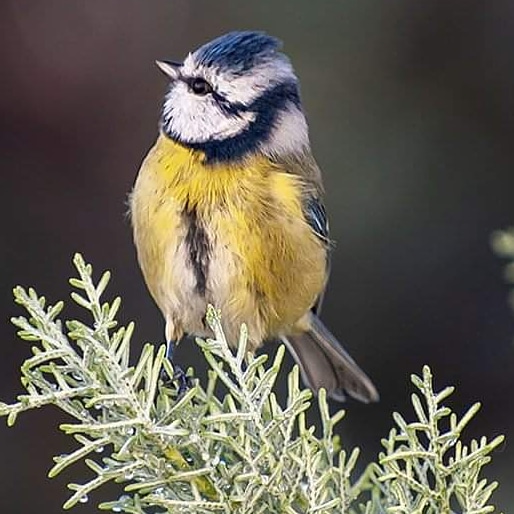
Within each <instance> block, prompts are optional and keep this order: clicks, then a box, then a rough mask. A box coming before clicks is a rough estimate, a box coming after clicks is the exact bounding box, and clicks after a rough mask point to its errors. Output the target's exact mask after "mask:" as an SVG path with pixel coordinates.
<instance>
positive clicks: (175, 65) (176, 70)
mask: <svg viewBox="0 0 514 514" xmlns="http://www.w3.org/2000/svg"><path fill="white" fill-rule="evenodd" d="M155 64H157V66H158V67H159V69H160V70H161V71H162V72H163V73H164V74H165V75H166V76H167V77H169V78H170V79H171V80H176V79H178V78H179V76H180V68H181V66H182V63H181V62H176V61H155Z"/></svg>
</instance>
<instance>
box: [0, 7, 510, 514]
mask: <svg viewBox="0 0 514 514" xmlns="http://www.w3.org/2000/svg"><path fill="white" fill-rule="evenodd" d="M247 28H251V29H263V30H266V31H268V32H270V33H271V34H273V35H276V36H278V37H280V38H281V39H283V40H284V41H285V51H286V52H287V53H288V54H289V55H290V57H291V58H292V60H293V63H294V65H295V67H296V70H297V72H298V75H299V76H300V79H301V81H302V91H303V100H304V104H305V108H306V111H307V113H308V117H309V122H310V128H311V138H312V144H313V147H314V151H315V154H316V156H317V159H318V162H319V164H320V165H321V167H322V169H323V170H324V176H325V185H326V188H327V197H326V204H327V208H328V211H329V214H330V217H331V229H332V235H333V237H334V239H336V240H337V242H338V246H337V249H336V252H335V254H334V260H333V268H332V277H331V280H330V286H329V291H328V295H327V297H326V300H325V307H324V320H325V321H326V323H327V324H328V325H329V326H330V327H331V328H332V329H333V331H334V332H335V333H336V334H337V335H338V336H339V337H341V338H342V339H344V340H345V341H346V342H347V343H346V344H347V346H348V348H349V349H350V350H351V352H352V354H353V355H354V357H355V358H356V359H357V361H358V362H359V363H360V364H361V365H362V366H363V367H364V368H365V369H366V370H367V372H368V373H369V374H370V376H371V377H373V379H374V380H375V382H376V384H377V386H378V388H379V389H380V392H381V396H382V401H381V403H380V404H378V405H373V406H363V405H359V404H356V403H353V402H352V403H349V404H348V405H347V410H348V412H347V417H346V419H345V421H344V422H343V424H342V425H341V429H340V430H341V436H342V440H343V444H344V445H345V446H347V447H350V446H353V445H359V446H360V447H361V448H363V450H364V451H363V456H362V457H361V461H360V462H361V466H364V464H365V463H366V462H367V461H369V460H371V459H373V458H374V457H375V455H376V453H377V452H378V451H379V449H380V442H379V441H380V437H383V436H385V435H386V434H387V432H388V430H389V428H390V426H391V425H392V420H391V412H392V411H393V410H400V411H401V412H403V413H404V414H405V415H406V417H407V418H408V419H412V417H413V415H412V409H411V408H410V402H409V395H410V391H411V387H410V383H409V375H410V373H413V372H416V373H419V372H420V371H421V367H422V365H423V364H425V363H426V364H429V365H430V366H431V367H432V369H433V372H434V374H435V377H436V384H437V386H438V387H439V388H441V387H443V386H444V385H447V384H454V385H456V386H457V387H458V389H457V393H456V395H455V397H454V398H453V400H452V402H451V403H452V406H453V407H455V408H456V409H457V410H458V411H459V412H462V411H463V410H464V409H465V408H466V407H467V406H469V405H470V404H471V403H473V402H475V401H477V400H480V401H482V402H483V409H482V411H481V412H480V414H479V416H478V418H477V419H476V421H475V422H474V423H472V425H471V427H470V429H469V431H468V432H467V436H468V437H471V436H474V437H476V436H480V435H482V434H484V435H487V436H488V437H493V436H495V435H497V434H499V433H505V434H507V435H508V436H510V438H511V439H512V437H513V433H514V430H513V428H514V411H513V403H514V402H513V399H512V398H513V394H514V378H513V364H514V359H513V346H512V342H513V337H514V322H513V321H514V318H513V317H512V313H511V312H510V311H509V307H508V304H507V300H506V299H507V291H508V288H507V286H506V285H505V283H504V282H503V278H502V273H503V265H504V263H503V262H502V261H501V259H499V258H497V257H496V256H495V255H494V254H493V253H492V251H491V249H490V244H489V240H490V235H491V233H492V231H494V230H495V229H498V228H503V227H506V226H508V225H509V224H513V223H514V188H513V186H514V175H513V172H514V148H513V147H514V125H513V107H514V105H513V104H514V94H513V91H514V89H513V88H514V3H513V2H512V1H510V0H496V1H495V2H490V1H487V0H483V1H475V0H461V1H456V0H446V1H444V2H442V1H440V0H424V1H423V2H419V1H414V0H412V1H408V0H403V1H400V0H399V1H391V2H381V1H371V0H358V1H357V0H353V1H351V0H347V1H344V2H343V1H341V2H329V1H320V2H313V1H307V0H302V1H300V0H296V1H294V2H293V1H280V2H279V1H277V0H273V1H271V0H265V1H263V0H259V1H255V2H252V3H250V2H246V3H243V2H237V1H236V0H232V1H230V0H218V1H217V2H212V1H207V0H205V1H186V0H183V1H170V0H167V1H164V0H159V1H156V0H154V1H152V2H146V1H143V0H139V1H136V0H122V1H121V0H117V1H116V0H88V1H74V2H70V1H69V0H45V1H44V2H37V1H28V0H10V1H9V0H3V1H2V3H1V4H0V52H1V63H0V66H1V71H0V73H1V75H0V76H1V79H0V159H1V175H0V177H1V178H0V234H1V242H0V249H1V251H0V305H1V309H0V312H1V313H2V316H1V322H0V339H1V341H2V348H3V353H2V358H1V371H0V373H1V375H0V376H1V382H0V397H1V398H2V399H3V400H5V401H8V400H12V399H14V398H15V395H16V394H18V393H19V392H21V386H20V384H19V371H18V368H19V365H20V364H21V362H22V360H23V359H24V358H26V357H27V356H28V354H29V347H28V345H26V344H23V343H19V342H18V341H17V340H16V337H15V333H14V329H13V328H12V327H11V325H10V324H9V317H10V316H11V315H13V314H19V313H20V311H19V309H18V308H17V307H16V306H14V305H13V303H12V300H11V288H12V287H13V286H14V285H16V284H19V283H21V284H23V285H32V286H34V287H35V288H36V289H37V290H38V291H39V292H40V293H44V294H45V295H47V297H48V298H49V299H50V300H51V301H56V300H58V299H61V298H65V297H67V295H68V290H69V288H68V285H67V277H68V276H70V274H71V273H72V267H71V258H72V255H73V253H74V252H75V251H81V252H82V253H83V254H84V255H85V257H86V258H87V259H88V260H89V261H90V262H92V263H93V264H94V266H95V269H96V270H97V272H98V273H99V272H100V271H101V270H103V269H106V268H108V269H111V270H112V271H113V274H114V279H113V284H112V287H111V291H112V292H113V293H114V292H115V293H119V294H121V295H122V296H123V298H124V307H123V311H122V315H121V318H122V320H124V321H126V320H130V319H135V320H137V333H136V337H135V339H134V344H135V345H139V344H140V343H141V342H144V341H161V340H162V330H163V323H162V321H161V317H160V313H159V312H158V310H157V308H156V307H155V306H154V305H153V303H152V301H151V299H150V298H149V296H148V294H147V292H146V289H145V286H144V283H143V281H142V278H141V276H140V273H139V269H138V266H137V263H136V258H135V253H134V249H133V246H132V240H131V230H130V226H129V223H128V221H127V219H126V217H125V211H126V203H125V202H126V195H127V193H128V191H129V190H130V189H131V187H132V184H133V181H134V178H135V175H136V172H137V170H138V168H139V165H140V162H141V160H142V158H143V156H144V155H145V153H146V152H147V150H148V148H149V147H150V145H151V144H152V142H153V140H154V138H155V135H156V123H157V117H158V114H159V109H160V102H161V97H162V94H163V92H164V88H165V80H164V78H163V77H162V75H161V74H160V73H158V71H157V69H156V68H155V66H154V64H153V61H154V59H156V58H171V59H180V58H182V57H183V56H185V54H186V53H187V52H188V51H190V50H192V49H194V48H196V47H197V46H198V45H199V44H201V43H203V42H205V41H207V40H209V39H211V38H213V37H215V36H217V35H220V34H221V33H223V32H226V31H229V30H233V29H247ZM181 354H182V359H183V361H185V362H190V363H194V362H195V361H196V360H197V359H198V353H197V352H193V351H190V348H184V347H183V348H182V349H181ZM290 364H291V362H290V361H288V362H287V365H288V366H290ZM198 367H199V368H200V371H201V369H203V366H202V364H201V363H199V364H198ZM62 420H63V417H62V415H61V414H60V413H59V412H57V411H56V410H54V409H44V410H43V411H40V412H35V413H30V414H27V415H23V416H22V417H21V418H20V419H19V422H18V424H17V425H16V427H15V428H14V429H7V428H4V427H0V455H1V462H2V464H1V466H0V483H1V486H2V491H1V494H0V511H1V512H2V513H9V514H10V513H18V512H24V513H26V514H31V513H36V512H37V513H39V512H59V511H60V508H61V507H60V506H61V505H62V503H63V502H64V501H65V499H66V497H67V496H66V495H67V492H66V490H65V484H66V483H67V482H68V481H72V480H76V481H81V480H83V477H84V470H83V469H82V468H80V467H76V468H74V469H72V471H70V472H68V473H67V474H66V475H65V476H63V477H59V478H58V479H56V480H52V481H50V480H49V479H47V478H46V477H45V475H46V472H47V471H48V469H49V468H50V467H51V457H52V456H53V455H56V454H60V453H62V452H64V451H67V450H69V449H70V448H71V447H72V442H71V441H69V440H68V439H67V438H66V437H65V436H63V435H61V434H60V433H59V432H58V431H57V428H56V427H57V425H58V424H59V422H62ZM512 448H513V446H512V441H510V442H509V441H508V442H507V443H506V444H505V445H504V446H503V447H502V448H501V449H500V450H499V451H497V452H496V454H495V456H494V462H493V464H492V465H491V466H489V468H488V469H487V474H488V476H489V477H491V478H494V479H499V480H500V482H501V484H502V485H501V487H500V490H499V491H498V492H497V493H496V495H495V497H494V498H495V501H496V503H497V504H498V506H499V507H500V508H502V509H504V510H509V506H510V505H511V504H514V493H513V492H512V491H513V489H512V487H511V484H512V481H513V480H514V451H513V449H512ZM112 494H115V493H114V492H113V493H112ZM103 497H105V494H103V495H102V494H96V495H94V496H93V497H92V499H91V501H90V502H89V503H88V504H87V505H84V506H79V507H77V512H84V513H86V512H95V510H96V509H95V504H96V502H97V501H98V500H100V499H102V498H103ZM111 497H112V496H111Z"/></svg>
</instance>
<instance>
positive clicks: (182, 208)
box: [129, 31, 379, 403]
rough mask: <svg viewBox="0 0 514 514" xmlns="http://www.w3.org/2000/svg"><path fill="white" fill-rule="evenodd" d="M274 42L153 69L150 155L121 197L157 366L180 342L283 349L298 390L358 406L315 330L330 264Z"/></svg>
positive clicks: (289, 82) (296, 92) (226, 44)
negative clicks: (152, 319)
mask: <svg viewBox="0 0 514 514" xmlns="http://www.w3.org/2000/svg"><path fill="white" fill-rule="evenodd" d="M281 49H282V42H281V41H280V40H279V39H277V38H275V37H273V36H270V35H268V34H267V33H265V32H261V31H235V32H229V33H227V34H224V35H222V36H220V37H218V38H216V39H214V40H212V41H209V42H207V43H205V44H203V45H202V46H200V47H198V48H197V49H196V50H194V51H192V52H191V53H189V54H188V55H187V56H186V58H185V59H184V60H182V61H171V60H158V61H156V64H157V66H158V67H159V68H160V70H161V71H162V72H163V73H164V74H165V75H166V78H167V81H168V84H167V90H166V93H165V95H164V100H163V103H162V110H161V114H160V120H159V131H158V136H157V140H156V142H155V144H154V145H153V147H152V148H151V149H150V150H149V152H148V154H147V155H146V157H145V158H144V160H143V162H142V164H141V167H140V170H139V173H138V175H137V178H136V181H135V184H134V187H133V189H132V192H131V193H130V197H129V210H130V216H131V221H132V228H133V237H134V242H135V247H136V253H137V258H138V261H139V265H140V268H141V270H142V274H143V277H144V280H145V282H146V284H147V287H148V289H149V292H150V294H151V296H152V297H153V299H154V300H155V302H156V304H157V306H158V307H159V308H160V310H161V311H162V314H163V316H164V320H165V337H166V342H167V348H168V357H169V358H170V360H172V361H173V355H174V350H175V347H176V346H177V345H178V344H179V342H180V341H181V340H182V339H183V338H184V337H185V336H187V335H189V336H196V337H209V336H212V333H211V332H210V329H209V327H208V325H207V323H206V318H205V313H206V310H207V306H208V305H209V304H210V305H213V306H214V307H215V308H216V309H219V310H220V311H221V313H222V319H223V328H224V332H225V335H226V337H227V340H228V341H231V342H232V343H233V344H234V345H235V344H237V341H238V340H239V332H240V327H241V325H242V324H243V323H245V324H246V326H247V331H248V340H247V345H248V346H247V348H248V350H249V351H250V352H255V351H256V350H257V349H258V348H260V347H261V346H262V345H263V344H264V343H266V342H268V341H282V342H283V343H285V345H286V347H287V348H288V349H289V351H290V352H291V354H292V356H293V357H294V359H295V361H296V362H297V363H298V365H299V367H300V371H301V375H302V378H303V380H304V382H305V383H306V385H307V386H308V387H310V388H311V390H312V391H313V392H314V393H315V394H317V393H318V392H319V390H320V389H321V388H324V389H325V390H326V393H327V395H329V396H330V397H331V398H333V399H334V400H336V401H344V400H345V399H346V398H347V396H351V397H353V398H355V399H357V400H360V401H362V402H365V403H369V402H375V401H377V400H378V399H379V395H378V392H377V389H376V388H375V386H374V385H373V383H372V382H371V380H370V379H369V378H368V376H367V375H366V374H365V373H364V371H362V370H361V368H360V367H359V366H358V365H357V364H356V362H355V361H354V360H353V359H352V357H350V355H349V354H348V353H347V352H346V350H345V349H344V348H343V346H342V345H341V343H339V341H338V340H337V339H336V337H335V336H334V335H333V334H332V333H331V332H330V331H329V330H328V328H326V327H325V325H324V324H323V322H322V321H321V319H320V312H321V305H322V301H323V293H324V290H325V288H326V285H327V280H328V276H329V270H330V258H331V253H332V246H333V244H332V240H331V239H330V236H329V227H328V219H327V213H326V210H325V207H324V204H323V194H324V190H323V185H322V177H321V172H320V168H319V167H318V165H317V164H316V161H315V159H314V157H313V154H312V151H311V147H310V142H309V133H308V125H307V121H306V117H305V113H304V109H303V107H302V102H301V99H300V85H299V80H298V78H297V76H296V74H295V71H294V69H293V67H292V64H291V61H290V60H289V58H288V57H287V56H286V55H285V54H284V53H283V52H282V51H281Z"/></svg>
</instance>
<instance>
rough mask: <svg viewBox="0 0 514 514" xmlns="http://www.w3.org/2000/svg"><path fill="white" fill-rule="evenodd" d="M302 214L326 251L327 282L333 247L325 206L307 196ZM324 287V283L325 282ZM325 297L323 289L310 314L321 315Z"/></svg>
mask: <svg viewBox="0 0 514 514" xmlns="http://www.w3.org/2000/svg"><path fill="white" fill-rule="evenodd" d="M303 212H304V216H305V220H306V221H307V223H308V224H309V226H310V227H311V228H312V230H313V232H314V233H315V234H316V236H317V237H318V238H319V239H320V240H321V241H322V242H323V244H324V246H325V247H326V250H327V262H326V267H327V271H326V281H328V276H329V275H330V250H331V248H332V246H333V243H332V241H331V240H330V238H329V227H328V218H327V211H326V210H325V206H324V205H323V202H322V200H321V198H319V197H318V196H314V195H312V194H310V195H308V196H307V197H306V198H305V199H304V201H303ZM325 287H326V282H325ZM324 296H325V288H323V291H322V292H321V294H320V295H319V296H318V298H317V299H316V302H315V303H314V305H313V306H312V312H314V314H316V316H319V314H320V313H321V307H322V304H323V298H324Z"/></svg>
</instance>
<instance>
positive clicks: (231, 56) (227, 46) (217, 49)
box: [194, 31, 282, 73]
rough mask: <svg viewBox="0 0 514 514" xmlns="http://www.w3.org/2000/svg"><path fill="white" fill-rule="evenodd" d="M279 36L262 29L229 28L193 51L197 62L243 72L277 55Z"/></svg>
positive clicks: (279, 43) (280, 44) (279, 44)
mask: <svg viewBox="0 0 514 514" xmlns="http://www.w3.org/2000/svg"><path fill="white" fill-rule="evenodd" d="M281 46H282V43H281V41H280V40H279V39H277V38H274V37H272V36H268V35H267V34H265V33H264V32H254V31H243V32H229V33H228V34H225V35H223V36H220V37H218V38H216V39H214V40H213V41H210V42H209V43H207V44H205V45H203V46H201V47H200V48H199V49H198V50H196V52H195V53H194V57H195V60H196V62H197V63H198V64H202V65H204V66H209V67H216V68H219V69H220V70H223V69H224V70H230V71H232V72H235V73H244V72H245V71H248V70H249V69H251V68H253V67H254V66H256V65H258V64H259V63H261V62H264V61H266V60H269V59H270V58H272V57H273V56H275V55H276V51H277V50H278V49H279V48H280V47H281Z"/></svg>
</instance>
